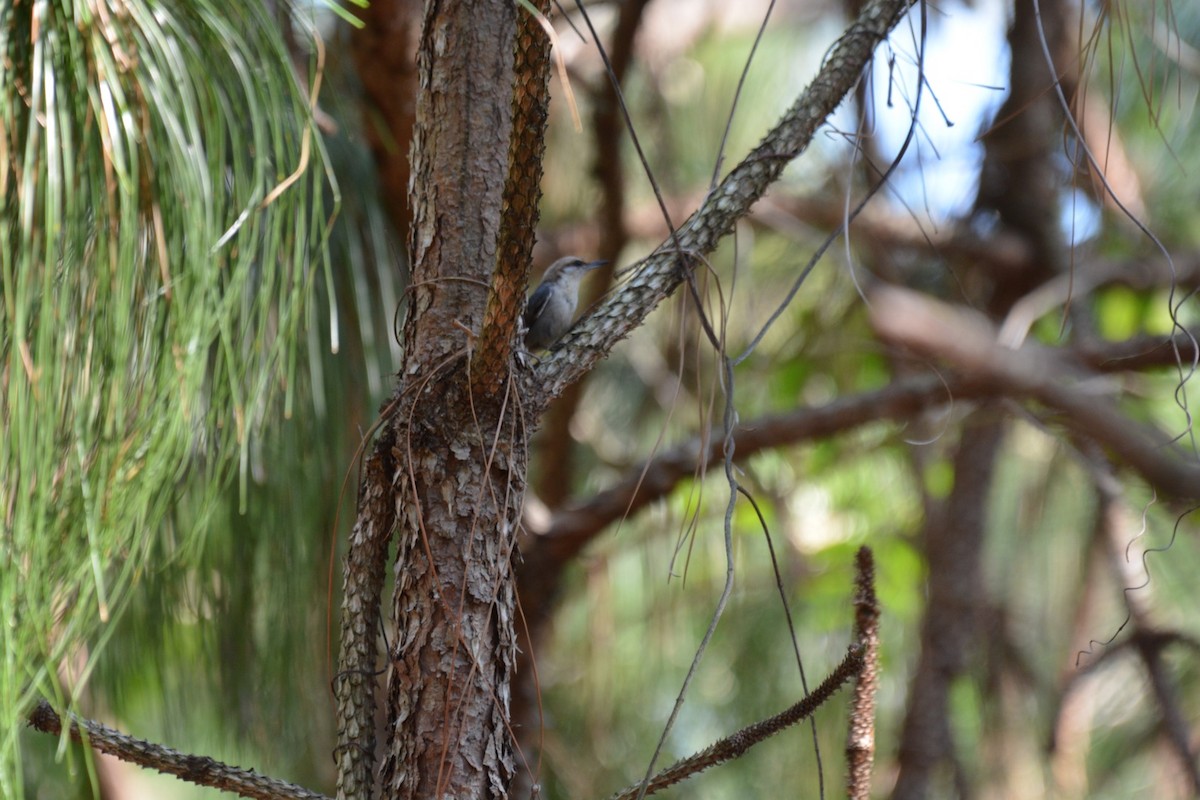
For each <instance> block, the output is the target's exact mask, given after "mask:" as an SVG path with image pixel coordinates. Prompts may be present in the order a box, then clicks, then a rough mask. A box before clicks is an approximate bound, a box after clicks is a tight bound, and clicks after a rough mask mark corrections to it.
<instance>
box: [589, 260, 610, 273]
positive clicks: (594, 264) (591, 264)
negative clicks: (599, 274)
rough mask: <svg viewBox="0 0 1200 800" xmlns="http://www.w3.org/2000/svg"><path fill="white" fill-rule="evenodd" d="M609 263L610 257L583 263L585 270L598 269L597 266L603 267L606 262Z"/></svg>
mask: <svg viewBox="0 0 1200 800" xmlns="http://www.w3.org/2000/svg"><path fill="white" fill-rule="evenodd" d="M607 263H608V259H603V258H602V259H600V260H599V261H592V262H589V263H587V264H584V265H583V268H584V269H585V270H588V271H591V270H594V269H596V268H597V267H603V266H604V265H605V264H607Z"/></svg>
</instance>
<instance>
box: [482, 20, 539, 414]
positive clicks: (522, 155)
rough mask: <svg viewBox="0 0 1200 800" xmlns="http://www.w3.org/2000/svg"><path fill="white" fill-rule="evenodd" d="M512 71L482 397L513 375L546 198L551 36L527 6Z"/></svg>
mask: <svg viewBox="0 0 1200 800" xmlns="http://www.w3.org/2000/svg"><path fill="white" fill-rule="evenodd" d="M537 5H538V6H540V10H541V11H542V13H544V14H548V13H549V12H550V2H549V0H540V2H538V3H537ZM513 71H514V83H513V94H512V118H513V126H512V129H513V136H512V138H511V140H510V144H509V151H508V179H507V180H506V182H505V184H504V198H503V201H502V205H501V212H500V213H501V215H502V216H501V220H500V240H499V242H498V243H497V245H496V270H495V272H494V273H493V274H492V282H491V286H492V288H491V294H489V295H488V301H487V310H486V312H485V313H484V317H483V330H482V331H480V334H479V346H478V348H477V351H476V354H475V359H474V361H473V362H472V364H473V371H474V374H473V375H472V380H473V381H474V385H475V390H476V392H478V393H481V394H483V395H491V394H495V393H496V392H497V391H498V390H499V389H500V386H501V385H502V384H503V381H504V377H505V376H506V375H507V374H508V361H509V358H510V356H511V355H512V345H513V342H514V341H515V340H516V333H517V320H518V319H519V318H520V316H521V312H522V310H523V309H524V308H525V286H526V285H527V284H528V283H529V260H530V257H531V256H532V253H533V240H534V234H535V233H536V232H537V222H538V202H539V201H540V200H541V197H542V156H543V154H544V153H545V151H546V121H547V119H548V118H549V107H550V40H549V38H548V37H547V36H546V32H545V31H544V30H542V27H541V25H540V24H539V23H538V21H537V19H536V18H535V17H534V16H533V15H532V14H531V13H529V12H528V11H527V10H526V9H521V12H520V13H519V14H518V15H517V39H516V47H515V49H514V51H513Z"/></svg>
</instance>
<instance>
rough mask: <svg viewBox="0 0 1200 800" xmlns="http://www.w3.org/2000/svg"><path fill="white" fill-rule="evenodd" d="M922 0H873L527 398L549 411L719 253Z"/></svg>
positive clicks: (545, 363) (530, 379) (548, 365)
mask: <svg viewBox="0 0 1200 800" xmlns="http://www.w3.org/2000/svg"><path fill="white" fill-rule="evenodd" d="M915 2H916V0H872V2H870V3H868V4H867V5H866V6H865V7H864V8H863V10H862V13H861V14H859V16H858V18H857V19H856V20H855V21H854V22H853V23H852V24H851V25H850V27H849V28H848V29H847V30H846V32H845V33H844V34H842V36H841V38H840V39H838V41H837V42H836V43H835V44H834V45H833V47H832V48H831V49H830V52H829V56H828V57H827V58H826V59H825V63H824V65H823V66H822V67H821V70H820V72H819V73H818V74H817V77H816V78H815V79H814V80H813V82H812V83H810V84H809V86H808V87H807V88H806V89H805V90H804V92H803V93H802V94H801V95H800V97H799V98H798V99H797V100H796V102H795V104H794V105H793V106H792V107H791V108H790V109H789V110H788V111H787V113H786V114H784V116H783V118H782V119H781V120H780V121H779V122H778V123H777V124H776V125H775V127H774V128H772V129H771V131H770V132H769V133H768V134H767V135H766V137H765V138H764V139H763V140H762V142H761V143H760V144H759V145H758V147H756V148H755V149H754V150H753V151H752V152H751V153H750V154H749V155H748V156H746V158H745V159H744V160H743V161H742V162H741V163H740V164H738V165H737V166H736V167H735V168H734V169H733V170H732V171H731V172H730V173H729V174H728V175H727V176H726V177H725V179H724V180H723V181H721V183H720V184H719V185H718V186H717V187H716V188H715V189H714V190H713V191H712V192H711V193H710V194H709V195H708V197H707V198H706V199H705V201H704V203H703V204H702V205H701V206H700V208H699V209H698V210H697V211H696V212H695V213H694V214H692V216H691V217H690V218H688V220H687V221H686V222H684V223H683V225H682V226H681V227H680V228H679V230H678V231H677V232H676V234H675V235H674V236H672V237H669V238H668V239H667V241H666V242H664V243H663V244H661V245H659V247H658V249H657V250H655V251H654V253H652V254H651V255H650V256H649V257H647V258H646V259H644V260H643V261H642V262H641V263H639V264H638V265H637V268H636V270H637V271H636V274H635V275H634V276H633V278H632V279H630V280H629V281H628V282H626V283H625V284H624V285H622V286H621V287H620V288H619V289H617V290H616V291H615V292H613V293H612V294H611V295H610V296H609V297H608V298H607V299H606V300H605V301H604V302H603V303H601V304H600V305H599V306H598V307H597V308H596V309H595V310H594V311H593V312H592V313H590V314H589V315H587V316H586V317H585V318H584V319H583V320H581V321H580V323H579V324H578V325H576V326H575V328H574V330H573V331H572V332H571V333H569V334H568V335H567V337H566V339H565V340H564V341H563V343H562V345H561V346H560V347H559V349H557V350H556V351H554V352H551V353H550V354H549V355H547V356H546V357H545V358H543V359H542V362H541V364H540V365H539V366H538V368H537V369H536V370H534V371H532V372H530V373H526V376H525V378H524V380H525V382H526V386H525V388H526V392H525V396H526V397H527V398H531V399H532V400H534V403H533V405H534V406H539V407H544V405H545V404H546V403H548V402H549V401H550V400H551V399H553V398H555V397H557V396H558V395H559V394H561V393H562V391H563V390H564V389H565V388H566V387H567V386H568V385H570V384H572V383H574V382H575V381H577V380H578V379H579V378H580V377H581V376H582V375H583V374H584V373H586V372H587V371H588V370H590V369H591V368H592V366H593V365H595V363H596V362H597V361H599V360H600V359H601V358H603V357H604V356H606V355H607V354H608V352H609V351H610V350H611V349H612V347H613V346H614V345H615V344H616V343H617V342H618V341H620V340H621V339H623V338H624V337H625V336H627V335H629V333H630V332H631V331H632V330H633V329H634V328H636V327H638V326H639V325H640V324H641V323H642V320H644V319H645V318H646V316H647V315H648V314H649V313H650V312H651V311H653V310H654V308H655V307H657V306H658V304H659V303H661V302H662V301H663V300H664V299H666V298H667V297H668V296H670V294H671V293H672V292H674V291H675V289H676V288H677V287H678V286H679V284H680V283H682V282H683V281H684V279H685V275H684V273H683V272H682V268H686V269H689V270H690V269H692V268H694V267H695V265H696V264H697V263H698V260H699V259H700V258H701V257H703V256H704V255H706V254H708V253H710V252H712V251H713V250H714V249H715V248H716V246H717V244H718V243H720V241H721V239H722V238H724V237H725V236H726V235H727V234H728V233H729V232H730V231H731V230H732V229H733V226H734V223H736V222H737V220H739V219H741V218H742V217H744V216H746V214H748V213H749V212H750V208H751V206H753V205H754V203H755V202H757V201H758V199H759V198H761V197H762V196H763V194H764V193H765V192H766V190H767V189H768V188H769V187H770V186H771V184H772V183H774V182H775V181H776V180H777V179H778V178H779V176H780V174H781V173H782V172H783V169H784V167H786V166H787V165H788V163H789V162H791V161H792V160H793V159H795V158H796V157H797V156H799V155H800V154H801V153H802V152H804V150H805V149H806V148H807V147H808V145H809V143H810V142H811V141H812V139H813V136H815V135H816V132H817V129H818V128H819V127H820V126H821V125H823V124H824V123H825V120H826V119H827V118H828V117H829V115H830V114H832V113H833V111H834V109H836V108H837V106H838V105H839V104H840V103H841V102H842V100H843V99H844V98H845V97H846V95H847V94H848V93H849V92H850V90H851V89H853V88H854V86H855V84H856V83H857V82H858V80H859V78H860V77H861V76H862V73H863V70H864V69H865V68H866V66H867V64H869V63H870V60H871V57H872V54H873V53H874V51H875V46H876V45H877V44H878V43H879V42H880V41H882V40H883V39H884V38H885V37H886V36H887V35H888V32H889V31H891V29H892V28H893V27H895V26H896V24H897V23H898V22H899V21H900V19H901V17H902V16H903V15H904V13H905V12H906V11H907V10H908V8H909V7H910V6H912V5H914V4H915Z"/></svg>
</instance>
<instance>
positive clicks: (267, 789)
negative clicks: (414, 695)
mask: <svg viewBox="0 0 1200 800" xmlns="http://www.w3.org/2000/svg"><path fill="white" fill-rule="evenodd" d="M70 721H71V727H70V731H69V735H70V737H71V739H72V740H73V741H75V742H81V743H85V744H87V745H89V746H90V747H91V748H92V749H94V750H96V751H97V752H100V753H106V754H108V755H110V756H115V757H116V758H119V759H121V760H122V761H128V762H129V763H131V764H137V765H138V766H140V767H149V768H150V769H156V770H158V771H159V772H162V773H165V774H167V775H174V776H175V777H176V778H179V779H180V780H183V781H187V782H189V783H194V784H197V785H199V786H210V787H212V788H214V789H220V790H221V791H225V792H233V793H234V794H238V795H241V796H242V797H253V798H259V799H260V800H289V799H290V800H329V798H327V797H326V796H325V795H323V794H318V793H317V792H311V791H309V790H308V789H305V788H304V787H303V786H297V785H295V784H294V783H287V782H286V781H281V780H277V779H275V778H268V777H267V776H266V775H259V774H258V773H256V772H255V771H254V770H250V769H242V768H241V767H231V766H229V765H228V764H222V763H221V762H220V761H217V760H215V759H212V758H209V757H208V756H192V755H187V754H186V753H181V752H179V751H178V750H172V749H171V748H169V747H164V746H162V745H160V744H154V743H152V742H147V741H145V740H143V739H135V738H134V737H132V736H129V735H127V734H124V733H121V732H120V731H117V730H113V729H112V728H109V727H108V726H106V725H101V724H100V723H99V722H93V721H91V720H86V719H80V718H78V717H76V716H75V715H74V714H71V715H70ZM28 722H29V726H30V727H31V728H34V729H36V730H39V731H43V732H45V733H49V734H53V735H55V736H58V735H61V734H62V718H61V717H59V715H58V713H57V712H55V710H54V709H53V708H51V707H50V704H49V703H47V702H46V701H45V700H43V701H41V702H40V703H38V704H37V705H36V706H35V707H34V709H33V711H31V712H29V718H28Z"/></svg>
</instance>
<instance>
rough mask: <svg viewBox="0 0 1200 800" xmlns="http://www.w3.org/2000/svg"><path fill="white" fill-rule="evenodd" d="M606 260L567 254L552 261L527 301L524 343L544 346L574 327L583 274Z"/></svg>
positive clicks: (533, 347)
mask: <svg viewBox="0 0 1200 800" xmlns="http://www.w3.org/2000/svg"><path fill="white" fill-rule="evenodd" d="M607 263H608V262H607V261H590V262H585V261H584V260H583V259H582V258H575V257H574V256H567V257H566V258H560V259H559V260H558V261H555V262H554V263H553V264H551V265H550V268H549V269H547V270H546V274H545V275H544V276H542V282H541V284H539V285H538V287H537V289H535V290H534V292H533V294H531V295H530V296H529V302H528V303H526V304H525V316H524V320H525V331H526V333H525V347H526V348H528V349H529V350H530V351H533V350H545V349H546V348H548V347H549V346H550V345H552V344H554V342H555V341H557V340H558V338H559V337H560V336H562V335H563V334H564V333H566V332H567V331H568V330H570V328H571V323H572V322H574V321H575V319H574V318H575V306H576V304H577V303H578V302H579V282H580V281H581V280H583V276H584V275H586V274H587V273H588V272H589V271H591V270H593V269H595V268H596V267H602V266H604V265H605V264H607Z"/></svg>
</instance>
